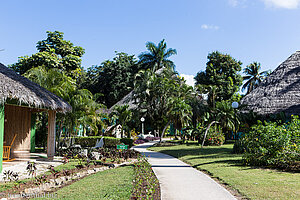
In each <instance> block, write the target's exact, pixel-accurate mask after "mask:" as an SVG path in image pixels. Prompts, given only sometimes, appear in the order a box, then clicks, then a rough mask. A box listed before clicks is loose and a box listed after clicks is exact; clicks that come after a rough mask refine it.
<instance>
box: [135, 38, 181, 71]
mask: <svg viewBox="0 0 300 200" xmlns="http://www.w3.org/2000/svg"><path fill="white" fill-rule="evenodd" d="M146 48H147V50H148V51H147V52H144V53H141V54H140V55H139V56H138V57H139V59H140V63H141V64H142V66H143V69H152V71H154V72H155V71H156V70H158V69H160V68H162V67H166V68H168V69H173V70H174V68H175V64H174V63H173V61H171V60H169V59H168V58H169V57H170V56H172V55H176V54H177V51H176V50H175V49H172V48H169V49H167V44H166V42H165V40H162V41H160V42H159V43H158V45H157V46H156V45H155V44H154V43H153V42H147V43H146Z"/></svg>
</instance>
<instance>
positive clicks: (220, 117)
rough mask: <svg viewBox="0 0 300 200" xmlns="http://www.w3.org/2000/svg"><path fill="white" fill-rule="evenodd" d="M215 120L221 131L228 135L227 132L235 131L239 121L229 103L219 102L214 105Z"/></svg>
mask: <svg viewBox="0 0 300 200" xmlns="http://www.w3.org/2000/svg"><path fill="white" fill-rule="evenodd" d="M214 114H215V119H216V120H217V121H218V122H219V123H220V126H221V127H222V129H223V131H224V132H225V133H228V132H229V131H236V130H237V129H238V125H239V124H240V121H239V119H238V117H237V115H236V113H235V111H234V108H232V106H231V102H229V101H221V102H217V103H216V108H215V110H214Z"/></svg>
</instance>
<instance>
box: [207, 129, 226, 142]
mask: <svg viewBox="0 0 300 200" xmlns="http://www.w3.org/2000/svg"><path fill="white" fill-rule="evenodd" d="M224 142H225V136H224V134H223V133H222V132H221V131H218V132H215V131H210V132H209V133H208V134H207V136H206V139H205V142H204V144H205V145H210V146H219V145H222V144H224Z"/></svg>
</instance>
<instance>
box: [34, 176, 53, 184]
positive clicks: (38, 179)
mask: <svg viewBox="0 0 300 200" xmlns="http://www.w3.org/2000/svg"><path fill="white" fill-rule="evenodd" d="M48 182H49V181H48V180H47V176H46V175H42V176H39V177H35V180H34V184H35V185H41V184H42V183H48Z"/></svg>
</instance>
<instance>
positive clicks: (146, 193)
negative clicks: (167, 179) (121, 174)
mask: <svg viewBox="0 0 300 200" xmlns="http://www.w3.org/2000/svg"><path fill="white" fill-rule="evenodd" d="M131 199H160V187H159V182H158V179H157V178H156V176H155V174H154V172H153V170H152V168H151V165H150V164H149V163H148V161H147V159H146V158H144V157H142V158H138V162H136V163H135V164H134V181H133V191H132V198H131Z"/></svg>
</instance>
